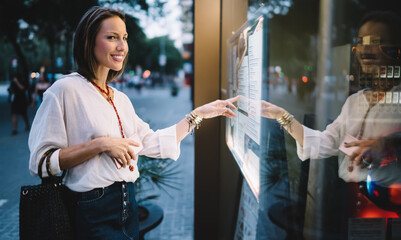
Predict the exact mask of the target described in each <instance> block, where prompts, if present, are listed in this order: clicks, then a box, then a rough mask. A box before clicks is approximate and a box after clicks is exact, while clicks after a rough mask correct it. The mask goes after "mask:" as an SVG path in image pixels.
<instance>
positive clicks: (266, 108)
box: [260, 100, 286, 119]
mask: <svg viewBox="0 0 401 240" xmlns="http://www.w3.org/2000/svg"><path fill="white" fill-rule="evenodd" d="M260 105H261V108H260V109H261V110H260V111H261V113H260V114H261V115H262V116H263V117H265V118H272V119H279V118H281V117H282V116H283V114H284V113H286V110H285V109H284V108H281V107H279V106H276V105H274V104H272V103H269V102H266V101H264V100H261V104H260Z"/></svg>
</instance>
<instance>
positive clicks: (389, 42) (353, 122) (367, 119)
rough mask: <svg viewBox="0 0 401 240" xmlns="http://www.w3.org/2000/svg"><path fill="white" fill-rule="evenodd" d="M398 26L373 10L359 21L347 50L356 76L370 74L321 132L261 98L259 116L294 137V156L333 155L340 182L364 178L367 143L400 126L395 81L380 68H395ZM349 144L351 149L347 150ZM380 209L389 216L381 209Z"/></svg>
mask: <svg viewBox="0 0 401 240" xmlns="http://www.w3.org/2000/svg"><path fill="white" fill-rule="evenodd" d="M399 26H400V20H399V19H398V17H397V16H394V15H393V14H390V13H387V12H373V13H370V14H368V15H366V16H365V17H364V18H363V19H362V20H361V23H360V28H359V33H358V38H357V39H358V41H357V45H356V47H355V48H354V49H353V53H354V54H355V57H356V59H357V62H358V71H360V74H359V76H356V77H357V78H358V79H360V81H365V79H370V78H368V77H366V76H371V79H370V80H369V81H371V82H370V83H369V85H368V86H366V85H365V88H364V89H362V90H360V91H358V92H357V93H355V94H353V95H351V96H349V97H348V98H347V100H346V102H345V103H344V105H343V107H342V110H341V113H340V115H339V116H338V117H337V119H336V120H335V121H334V122H333V123H332V124H330V125H328V126H327V127H326V129H325V130H324V131H322V132H321V131H317V130H313V129H310V128H308V127H305V126H303V125H302V124H300V123H299V122H298V121H296V120H295V119H294V117H293V116H292V115H291V114H289V113H288V112H287V111H286V110H285V109H283V108H281V107H278V106H276V105H274V104H271V103H268V102H265V101H262V115H263V116H264V117H266V118H272V119H277V121H278V122H279V123H280V124H281V125H282V126H283V127H284V128H285V129H286V130H287V132H288V133H289V134H290V135H291V136H292V137H293V138H294V139H295V140H296V142H297V154H298V157H299V158H300V159H302V160H306V159H309V158H310V159H320V158H327V157H330V156H335V155H338V157H339V158H338V165H339V170H338V173H339V177H340V178H342V179H343V180H344V182H346V183H357V182H361V181H365V180H366V178H367V174H368V166H369V165H370V164H371V163H372V161H373V160H374V159H372V157H371V154H369V153H370V150H371V147H372V146H376V145H377V143H376V142H378V141H377V140H378V139H380V138H381V137H384V136H388V135H390V134H392V133H394V132H397V131H399V129H401V113H400V111H399V109H398V94H399V92H400V86H399V82H397V81H396V78H395V76H394V74H393V72H392V73H391V77H389V76H390V75H389V74H390V72H389V71H387V73H386V71H384V73H383V72H381V71H382V69H383V67H386V68H387V70H389V69H396V68H398V75H399V68H400V65H401V60H400V57H401V56H400V53H399V48H400V46H401V34H400V32H399V31H398V30H397V29H398V28H399ZM397 49H398V51H397ZM383 74H384V75H385V76H383ZM372 79H373V80H372ZM398 81H399V76H398ZM364 84H365V83H364ZM386 93H391V94H390V95H391V96H397V102H396V103H395V102H393V101H388V99H387V98H386V96H387V95H386ZM393 93H396V95H394V94H393ZM384 103H386V104H384ZM394 106H395V107H394ZM350 147H354V148H353V149H351V150H349V149H350ZM376 151H378V150H377V149H376ZM394 177H395V176H390V171H387V175H383V174H382V176H381V177H380V178H381V179H380V180H381V181H382V183H385V184H387V185H386V186H390V185H391V184H392V183H390V181H389V180H390V179H394ZM398 180H399V177H398ZM351 185H352V184H348V186H351ZM354 209H355V208H354ZM378 212H379V210H378ZM380 214H382V216H393V215H392V214H391V213H386V212H381V213H380Z"/></svg>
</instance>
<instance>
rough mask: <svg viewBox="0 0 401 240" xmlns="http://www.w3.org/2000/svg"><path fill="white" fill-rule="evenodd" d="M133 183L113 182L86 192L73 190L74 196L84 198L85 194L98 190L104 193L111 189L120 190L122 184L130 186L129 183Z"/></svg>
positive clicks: (97, 191) (130, 183) (96, 192)
mask: <svg viewBox="0 0 401 240" xmlns="http://www.w3.org/2000/svg"><path fill="white" fill-rule="evenodd" d="M133 184H134V183H132V182H125V181H123V182H114V183H113V184H111V185H110V186H107V187H102V188H94V189H92V190H90V191H87V192H74V194H75V196H76V197H77V198H85V196H90V195H93V194H98V193H99V192H103V193H104V194H106V193H108V192H111V191H118V190H120V189H121V188H122V187H123V185H125V187H131V185H133Z"/></svg>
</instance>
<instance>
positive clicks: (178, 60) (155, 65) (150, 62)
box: [143, 36, 183, 75]
mask: <svg viewBox="0 0 401 240" xmlns="http://www.w3.org/2000/svg"><path fill="white" fill-rule="evenodd" d="M162 41H164V44H165V50H164V51H165V55H166V58H167V61H166V66H165V73H166V74H168V75H170V74H176V73H177V71H178V70H179V69H181V68H182V64H183V60H182V57H181V53H180V52H179V51H178V49H177V48H176V47H175V46H174V42H173V41H172V40H170V39H169V38H168V37H167V36H163V37H156V38H152V39H149V40H148V41H147V43H146V46H145V49H146V57H145V63H144V65H143V66H144V67H145V68H147V69H150V70H151V71H156V72H161V70H162V66H160V64H159V56H160V54H161V52H162V48H161V45H162V44H163V43H162Z"/></svg>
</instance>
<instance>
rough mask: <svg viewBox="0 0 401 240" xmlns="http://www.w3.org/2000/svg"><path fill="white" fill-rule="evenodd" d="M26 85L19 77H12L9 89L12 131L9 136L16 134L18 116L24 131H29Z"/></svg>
mask: <svg viewBox="0 0 401 240" xmlns="http://www.w3.org/2000/svg"><path fill="white" fill-rule="evenodd" d="M26 85H27V84H26V83H25V82H24V81H21V75H18V74H17V75H14V76H13V77H12V82H11V84H10V87H9V92H10V102H11V121H12V124H13V131H12V132H11V135H16V134H18V130H17V128H18V115H21V116H22V118H23V119H24V122H25V130H26V131H29V128H30V126H29V120H28V113H27V107H28V99H27V97H26Z"/></svg>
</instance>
